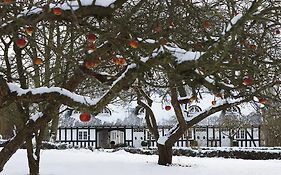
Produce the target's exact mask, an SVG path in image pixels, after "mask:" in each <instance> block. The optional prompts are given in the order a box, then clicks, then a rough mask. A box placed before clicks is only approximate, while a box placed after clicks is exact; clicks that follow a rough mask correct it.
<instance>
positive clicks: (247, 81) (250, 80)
mask: <svg viewBox="0 0 281 175" xmlns="http://www.w3.org/2000/svg"><path fill="white" fill-rule="evenodd" d="M242 84H243V85H245V86H251V85H253V84H254V80H253V78H251V77H246V78H244V80H243V83H242Z"/></svg>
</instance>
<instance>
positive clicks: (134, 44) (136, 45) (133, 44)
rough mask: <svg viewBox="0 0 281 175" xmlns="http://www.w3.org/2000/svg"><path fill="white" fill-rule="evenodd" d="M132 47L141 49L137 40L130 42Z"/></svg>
mask: <svg viewBox="0 0 281 175" xmlns="http://www.w3.org/2000/svg"><path fill="white" fill-rule="evenodd" d="M130 46H131V47H132V48H134V49H136V48H138V47H139V42H138V41H137V40H132V41H130Z"/></svg>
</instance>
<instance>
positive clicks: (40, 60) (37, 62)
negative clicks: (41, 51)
mask: <svg viewBox="0 0 281 175" xmlns="http://www.w3.org/2000/svg"><path fill="white" fill-rule="evenodd" d="M34 64H36V65H40V64H43V60H42V58H40V57H37V58H35V59H34Z"/></svg>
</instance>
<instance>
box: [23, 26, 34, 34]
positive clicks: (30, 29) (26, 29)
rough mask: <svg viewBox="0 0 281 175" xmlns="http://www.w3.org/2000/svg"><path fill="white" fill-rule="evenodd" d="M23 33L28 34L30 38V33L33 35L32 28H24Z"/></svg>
mask: <svg viewBox="0 0 281 175" xmlns="http://www.w3.org/2000/svg"><path fill="white" fill-rule="evenodd" d="M25 32H26V34H28V35H29V36H31V35H32V33H33V27H26V28H25Z"/></svg>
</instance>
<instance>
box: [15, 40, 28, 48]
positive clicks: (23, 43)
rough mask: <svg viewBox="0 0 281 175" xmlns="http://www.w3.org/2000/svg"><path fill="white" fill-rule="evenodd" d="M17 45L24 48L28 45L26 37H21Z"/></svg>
mask: <svg viewBox="0 0 281 175" xmlns="http://www.w3.org/2000/svg"><path fill="white" fill-rule="evenodd" d="M16 45H17V46H18V47H19V48H21V49H22V48H24V47H25V46H26V40H25V39H24V38H19V39H17V41H16Z"/></svg>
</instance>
